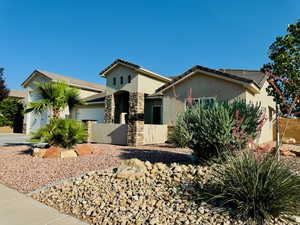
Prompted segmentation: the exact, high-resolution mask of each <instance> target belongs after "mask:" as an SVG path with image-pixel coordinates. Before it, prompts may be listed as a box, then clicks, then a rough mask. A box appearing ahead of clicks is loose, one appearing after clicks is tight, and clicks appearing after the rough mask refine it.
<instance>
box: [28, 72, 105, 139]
mask: <svg viewBox="0 0 300 225" xmlns="http://www.w3.org/2000/svg"><path fill="white" fill-rule="evenodd" d="M51 81H64V82H66V83H67V84H69V85H70V86H72V87H76V88H78V89H79V90H80V97H81V98H82V99H85V98H88V97H91V96H95V95H97V94H100V93H103V92H104V91H105V87H104V86H102V85H99V84H95V83H91V82H87V81H83V80H79V79H75V78H72V77H66V76H62V75H58V74H54V73H49V72H45V71H41V70H35V71H33V72H32V74H31V75H30V76H29V77H28V78H27V79H26V80H25V81H24V82H23V84H22V86H23V87H24V88H26V90H27V96H26V102H28V103H29V102H33V101H36V100H38V96H36V95H34V93H33V90H34V88H35V82H40V83H41V82H42V83H44V82H51ZM101 104H102V103H100V105H99V104H98V103H97V102H93V103H89V102H87V104H86V105H84V106H83V107H80V108H75V109H74V110H73V112H67V111H65V112H63V113H62V115H61V116H62V117H69V116H72V117H73V118H75V119H78V120H82V121H84V120H95V121H99V122H102V121H103V117H104V108H103V107H102V105H101ZM95 109H96V111H95ZM49 116H50V113H49V112H47V111H46V112H44V113H42V114H35V113H33V112H31V113H28V114H26V118H25V120H26V133H27V134H29V133H31V132H35V131H37V130H38V129H39V128H41V127H42V126H44V125H46V124H47V123H48V122H49Z"/></svg>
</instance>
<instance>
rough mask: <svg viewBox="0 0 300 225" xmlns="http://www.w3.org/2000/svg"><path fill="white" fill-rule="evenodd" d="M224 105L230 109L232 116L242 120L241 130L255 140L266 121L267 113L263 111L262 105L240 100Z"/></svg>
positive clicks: (224, 103)
mask: <svg viewBox="0 0 300 225" xmlns="http://www.w3.org/2000/svg"><path fill="white" fill-rule="evenodd" d="M223 105H225V107H227V108H228V110H229V112H230V115H233V116H234V117H235V119H236V120H237V119H239V120H241V122H242V123H241V127H240V129H242V130H243V132H244V133H245V134H246V135H248V136H249V137H251V138H252V139H255V138H256V137H257V134H258V133H259V131H260V129H261V126H262V125H263V123H264V120H265V111H264V110H262V109H261V105H260V104H259V103H257V104H253V103H246V101H245V100H240V99H238V100H235V101H233V102H231V103H228V102H223ZM237 117H238V118H237Z"/></svg>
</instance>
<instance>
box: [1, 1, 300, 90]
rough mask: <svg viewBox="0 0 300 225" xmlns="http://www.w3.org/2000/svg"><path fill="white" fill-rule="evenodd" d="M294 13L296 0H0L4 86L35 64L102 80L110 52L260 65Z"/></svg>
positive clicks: (169, 68) (163, 65)
mask: <svg viewBox="0 0 300 225" xmlns="http://www.w3.org/2000/svg"><path fill="white" fill-rule="evenodd" d="M297 18H300V1H299V0H284V1H282V0H260V1H259V0H242V1H241V0H226V1H221V0H219V1H217V0H215V1H212V0H211V1H201V0H151V1H150V0H149V1H144V0H127V1H125V0H123V1H118V0H115V1H96V0H95V1H92V0H86V1H83V0H82V1H79V0H78V1H77V0H72V1H71V0H70V1H67V0H51V1H50V0H49V1H42V0H39V1H34V0H33V1H31V0H24V1H16V0H0V33H1V34H0V67H4V68H5V75H6V79H7V84H8V87H9V88H11V89H20V88H21V87H20V84H21V83H22V82H23V81H24V80H25V79H26V77H27V76H29V75H30V73H31V72H32V71H33V70H35V69H41V70H46V71H49V72H54V73H58V74H63V75H67V76H73V77H76V78H79V79H84V80H88V81H92V82H97V83H100V84H104V83H105V80H104V79H103V78H100V77H99V76H98V73H99V71H101V70H102V69H103V68H104V67H106V66H107V65H109V64H110V63H111V62H112V61H113V60H115V59H116V58H122V59H125V60H128V61H131V62H134V63H136V64H139V65H141V66H143V67H145V68H147V69H150V70H152V71H154V72H157V73H160V74H163V75H176V74H180V73H182V72H184V71H185V70H187V69H189V68H190V67H192V66H194V65H196V64H199V65H202V66H207V67H211V68H244V69H259V68H260V67H261V65H262V64H263V63H265V62H267V61H268V58H267V53H268V47H269V45H270V44H271V43H272V42H273V41H274V40H275V38H276V37H277V36H279V35H283V34H285V32H286V28H287V25H288V24H290V23H295V22H296V20H297Z"/></svg>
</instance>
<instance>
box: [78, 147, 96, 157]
mask: <svg viewBox="0 0 300 225" xmlns="http://www.w3.org/2000/svg"><path fill="white" fill-rule="evenodd" d="M75 151H76V153H77V155H79V156H81V155H90V154H92V153H93V148H92V146H91V145H89V144H81V145H77V146H76V148H75Z"/></svg>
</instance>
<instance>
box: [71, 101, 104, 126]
mask: <svg viewBox="0 0 300 225" xmlns="http://www.w3.org/2000/svg"><path fill="white" fill-rule="evenodd" d="M75 118H76V120H81V121H87V120H90V121H97V122H98V123H103V122H104V106H103V105H99V106H86V107H80V108H77V109H76V115H75Z"/></svg>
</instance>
